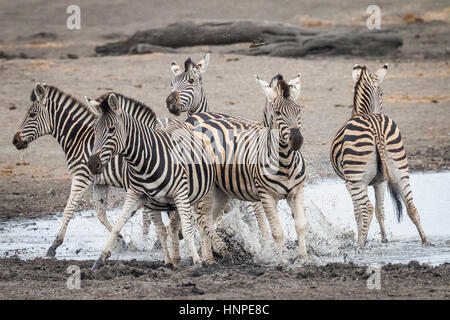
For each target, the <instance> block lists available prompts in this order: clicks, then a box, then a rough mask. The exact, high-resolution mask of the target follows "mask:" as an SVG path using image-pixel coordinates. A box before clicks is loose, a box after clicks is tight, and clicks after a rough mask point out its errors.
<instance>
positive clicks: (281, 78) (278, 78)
mask: <svg viewBox="0 0 450 320" xmlns="http://www.w3.org/2000/svg"><path fill="white" fill-rule="evenodd" d="M279 80H283V76H282V75H281V74H277V75H276V76H274V77H273V78H272V79H271V80H270V83H269V85H270V86H271V87H272V86H273V82H274V81H279Z"/></svg>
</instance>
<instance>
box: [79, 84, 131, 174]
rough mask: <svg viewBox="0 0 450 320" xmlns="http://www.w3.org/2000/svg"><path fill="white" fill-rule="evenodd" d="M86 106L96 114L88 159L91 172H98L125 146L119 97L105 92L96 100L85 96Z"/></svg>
mask: <svg viewBox="0 0 450 320" xmlns="http://www.w3.org/2000/svg"><path fill="white" fill-rule="evenodd" d="M85 99H86V101H87V103H88V106H89V107H90V108H91V111H92V112H93V113H94V114H95V115H96V119H95V123H94V132H95V139H94V140H95V142H94V147H93V149H92V154H91V156H90V157H89V160H88V168H89V170H90V171H91V173H92V174H100V173H102V171H103V168H104V167H105V165H107V164H108V163H109V161H110V160H111V159H112V158H113V157H114V156H116V155H118V154H119V153H120V152H122V150H123V149H124V146H125V138H126V135H125V134H124V122H123V116H122V110H121V108H120V107H119V106H120V103H119V98H118V97H117V96H116V94H114V93H107V94H104V95H103V96H101V97H100V98H98V99H96V100H91V99H88V98H86V97H85Z"/></svg>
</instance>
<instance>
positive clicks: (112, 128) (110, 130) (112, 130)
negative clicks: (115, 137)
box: [108, 127, 116, 133]
mask: <svg viewBox="0 0 450 320" xmlns="http://www.w3.org/2000/svg"><path fill="white" fill-rule="evenodd" d="M114 131H116V127H111V128H109V129H108V132H109V133H114Z"/></svg>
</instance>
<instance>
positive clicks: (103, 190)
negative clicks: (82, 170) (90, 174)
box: [93, 183, 125, 247]
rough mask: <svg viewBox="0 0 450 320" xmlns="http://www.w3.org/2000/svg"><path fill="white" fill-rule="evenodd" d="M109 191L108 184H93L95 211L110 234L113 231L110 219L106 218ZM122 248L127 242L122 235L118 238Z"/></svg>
mask: <svg viewBox="0 0 450 320" xmlns="http://www.w3.org/2000/svg"><path fill="white" fill-rule="evenodd" d="M108 191H109V186H108V185H107V184H97V183H94V184H93V192H94V194H93V199H94V203H95V211H96V212H97V218H98V220H99V221H100V222H101V223H102V224H103V225H104V226H105V227H106V229H108V231H109V232H111V230H112V226H111V224H110V223H109V221H108V217H107V216H106V209H107V208H108ZM118 238H119V240H118V241H119V242H120V246H121V247H124V246H125V240H123V237H122V235H121V234H119V236H118Z"/></svg>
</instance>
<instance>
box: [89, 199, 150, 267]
mask: <svg viewBox="0 0 450 320" xmlns="http://www.w3.org/2000/svg"><path fill="white" fill-rule="evenodd" d="M144 202H145V199H144V198H143V197H142V196H140V195H136V194H134V193H131V191H129V192H127V196H126V198H125V203H124V204H123V207H122V210H121V212H120V217H119V219H118V220H117V222H116V223H115V224H114V227H113V228H112V230H111V233H110V234H109V238H108V241H107V242H106V245H105V248H104V249H103V251H102V253H101V255H100V257H99V258H98V259H97V261H96V262H95V264H94V266H93V267H92V270H95V269H98V268H100V267H101V266H103V265H104V264H105V261H106V259H108V258H109V257H110V256H111V249H112V247H113V245H114V243H115V242H116V240H117V236H118V235H119V233H120V230H122V228H123V226H124V225H125V223H127V221H128V220H129V219H130V218H131V217H132V216H133V214H135V213H136V211H137V210H139V208H141V207H142V206H143V204H144Z"/></svg>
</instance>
